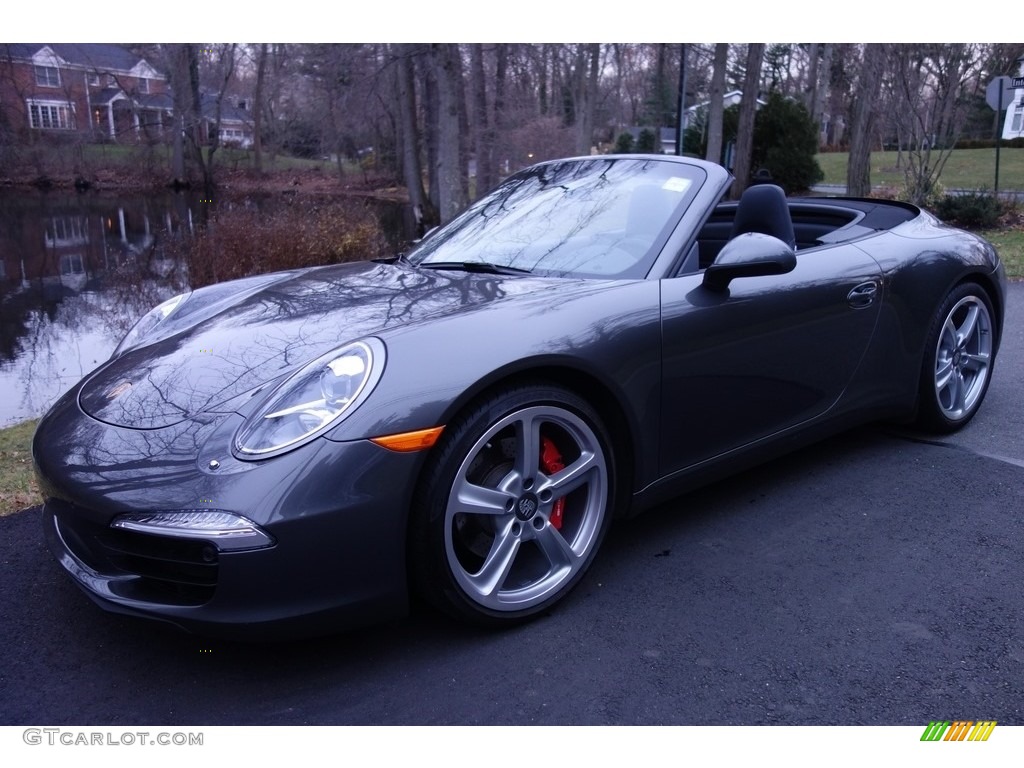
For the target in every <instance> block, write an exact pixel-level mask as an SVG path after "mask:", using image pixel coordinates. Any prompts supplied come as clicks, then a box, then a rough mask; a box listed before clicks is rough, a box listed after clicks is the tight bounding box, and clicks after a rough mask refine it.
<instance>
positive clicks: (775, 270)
mask: <svg viewBox="0 0 1024 768" xmlns="http://www.w3.org/2000/svg"><path fill="white" fill-rule="evenodd" d="M795 268H796V251H794V250H793V249H792V248H790V247H789V246H788V245H786V244H785V243H784V242H782V241H781V240H779V238H777V237H772V236H771V235H762V234H761V233H759V232H747V233H745V234H742V235H737V236H736V237H734V238H733V239H732V240H730V241H729V242H728V243H726V244H725V247H724V248H723V249H722V251H721V253H719V254H718V257H717V258H716V259H715V263H714V264H712V265H711V266H710V267H708V268H707V269H705V270H704V287H705V288H707V289H708V290H709V291H716V292H718V293H721V292H723V291H725V290H727V289H728V288H729V282H730V281H732V280H733V279H734V278H737V277H759V276H762V275H782V274H785V273H786V272H792V271H793V270H794V269H795Z"/></svg>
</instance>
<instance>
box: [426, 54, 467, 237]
mask: <svg viewBox="0 0 1024 768" xmlns="http://www.w3.org/2000/svg"><path fill="white" fill-rule="evenodd" d="M431 47H432V49H433V53H434V72H435V74H436V76H437V131H438V132H437V179H438V200H439V205H438V213H439V214H440V217H441V223H442V224H443V223H446V222H449V221H451V220H452V219H453V218H455V216H457V215H458V214H459V212H460V211H461V210H462V209H463V207H465V199H464V198H463V196H462V191H463V187H462V177H463V172H462V170H461V169H460V167H459V165H460V152H459V134H460V131H459V128H460V125H459V123H460V120H459V115H460V112H461V110H460V108H459V78H460V76H461V67H460V66H459V50H458V45H457V44H455V43H435V44H432V46H431Z"/></svg>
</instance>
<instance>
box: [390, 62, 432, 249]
mask: <svg viewBox="0 0 1024 768" xmlns="http://www.w3.org/2000/svg"><path fill="white" fill-rule="evenodd" d="M414 55H415V46H412V45H409V44H403V45H399V46H398V56H397V59H396V61H395V65H396V67H397V69H398V78H397V79H398V114H399V121H400V125H401V134H402V138H401V141H402V175H403V177H404V179H405V187H406V189H407V190H408V192H409V205H410V206H411V207H412V210H413V216H414V217H415V218H416V228H417V230H418V234H420V235H422V234H423V233H424V232H426V230H427V229H429V228H430V227H432V226H434V225H435V224H437V212H436V211H435V210H434V207H433V206H432V205H431V204H430V201H429V200H428V199H427V192H426V190H425V189H424V188H423V167H422V165H421V164H420V134H419V130H418V128H417V125H416V92H415V82H416V81H415V71H414V64H413V56H414Z"/></svg>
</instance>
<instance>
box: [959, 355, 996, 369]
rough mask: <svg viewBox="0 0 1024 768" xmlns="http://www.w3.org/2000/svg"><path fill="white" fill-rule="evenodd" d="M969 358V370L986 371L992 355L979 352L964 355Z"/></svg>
mask: <svg viewBox="0 0 1024 768" xmlns="http://www.w3.org/2000/svg"><path fill="white" fill-rule="evenodd" d="M964 357H965V358H967V369H968V370H971V371H984V370H985V369H986V368H988V364H989V359H990V358H991V355H989V354H988V353H986V352H977V353H974V354H967V353H965V354H964Z"/></svg>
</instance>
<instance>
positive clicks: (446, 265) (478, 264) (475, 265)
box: [419, 261, 533, 275]
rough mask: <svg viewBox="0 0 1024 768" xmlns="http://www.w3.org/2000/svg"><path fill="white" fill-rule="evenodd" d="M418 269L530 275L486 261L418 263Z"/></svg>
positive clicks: (528, 272)
mask: <svg viewBox="0 0 1024 768" xmlns="http://www.w3.org/2000/svg"><path fill="white" fill-rule="evenodd" d="M419 267H420V269H457V270H460V271H462V272H481V273H483V274H487V275H530V274H533V273H532V272H531V271H530V270H528V269H522V268H521V267H509V266H506V265H504V264H491V263H490V262H487V261H430V262H422V261H421V262H420V264H419Z"/></svg>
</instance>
